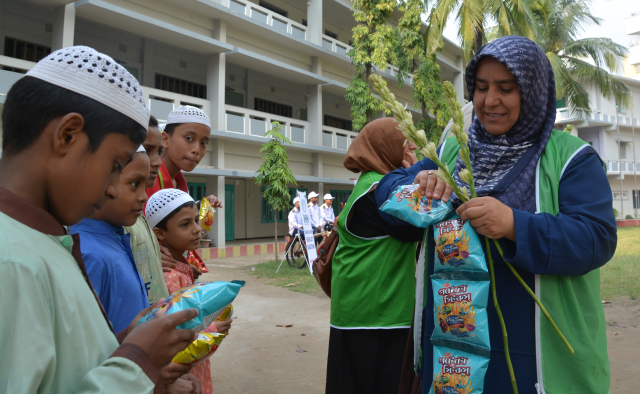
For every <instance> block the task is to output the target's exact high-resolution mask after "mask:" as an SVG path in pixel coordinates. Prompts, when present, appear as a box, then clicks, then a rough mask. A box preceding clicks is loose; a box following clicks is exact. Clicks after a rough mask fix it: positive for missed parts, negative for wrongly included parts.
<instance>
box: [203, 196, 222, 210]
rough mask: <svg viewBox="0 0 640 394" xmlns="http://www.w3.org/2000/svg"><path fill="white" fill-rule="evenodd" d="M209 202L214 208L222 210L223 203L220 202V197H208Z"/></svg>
mask: <svg viewBox="0 0 640 394" xmlns="http://www.w3.org/2000/svg"><path fill="white" fill-rule="evenodd" d="M207 200H209V204H211V206H212V207H214V208H222V203H221V202H220V200H218V197H216V196H214V195H213V194H212V195H210V196H207Z"/></svg>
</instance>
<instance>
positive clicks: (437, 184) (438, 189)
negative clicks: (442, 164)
mask: <svg viewBox="0 0 640 394" xmlns="http://www.w3.org/2000/svg"><path fill="white" fill-rule="evenodd" d="M413 183H419V184H420V193H422V195H423V196H425V197H427V198H433V199H435V200H438V199H442V201H443V202H448V201H449V198H450V197H451V193H453V188H452V187H451V186H449V185H447V183H446V182H445V181H443V180H442V179H440V178H438V177H437V176H436V170H424V171H420V172H419V173H418V175H416V179H415V180H414V181H413Z"/></svg>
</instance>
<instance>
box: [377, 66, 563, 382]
mask: <svg viewBox="0 0 640 394" xmlns="http://www.w3.org/2000/svg"><path fill="white" fill-rule="evenodd" d="M369 81H370V82H371V83H373V87H374V89H375V90H376V92H378V93H379V94H380V100H381V101H382V103H383V105H384V107H385V108H386V109H387V110H388V111H391V113H393V116H394V118H395V119H396V121H397V122H398V129H399V130H400V131H401V132H402V134H403V135H404V136H405V138H406V139H407V140H409V141H411V142H413V143H414V144H416V146H417V147H418V149H419V150H420V152H421V153H422V154H423V155H424V156H425V157H428V158H429V159H431V160H432V161H433V162H434V163H436V165H437V166H438V171H437V172H436V175H437V176H438V178H440V179H442V180H443V181H444V182H446V183H447V184H448V185H449V186H451V187H452V188H453V191H454V193H455V194H456V195H457V196H458V198H459V199H460V201H462V202H463V203H464V202H467V201H469V200H470V199H472V198H476V197H478V195H477V194H476V189H475V183H474V179H473V167H472V166H471V160H470V158H469V136H468V135H467V133H466V132H465V131H464V129H463V125H464V115H463V113H462V110H461V108H462V105H461V104H460V102H459V101H458V100H457V98H456V97H457V94H456V89H455V88H454V87H453V84H451V82H449V81H445V82H444V94H445V99H446V101H447V104H448V105H449V109H450V112H451V113H452V114H453V125H452V126H451V132H452V134H453V135H454V136H455V137H456V140H457V141H458V144H459V145H460V150H459V152H458V155H459V156H460V158H461V159H462V161H463V162H464V164H465V167H466V168H464V169H462V170H460V171H458V176H459V177H460V179H461V180H462V181H463V182H464V183H466V184H467V185H468V186H469V187H468V188H467V187H466V186H462V187H458V185H457V184H456V182H455V181H454V179H453V176H452V175H451V173H450V172H449V166H448V165H447V163H443V162H442V161H441V160H440V158H439V157H438V153H437V151H436V145H435V144H434V143H433V142H429V141H428V140H427V137H426V134H425V132H424V130H418V129H417V128H416V127H415V126H414V124H413V118H412V116H411V113H410V112H408V111H406V109H405V107H403V106H402V104H400V103H399V102H398V101H396V98H395V95H394V94H393V93H391V91H390V90H389V88H388V87H387V83H386V82H385V81H384V80H383V79H382V77H381V76H380V75H378V74H372V75H371V76H370V77H369ZM493 242H494V244H495V246H496V248H497V249H498V252H499V253H500V256H501V257H502V260H504V262H505V264H506V265H507V267H509V269H510V270H511V272H513V274H514V275H515V276H516V278H517V279H518V281H519V282H520V283H521V284H522V286H523V287H524V288H525V290H526V291H527V293H529V295H530V296H531V297H532V298H533V300H534V301H535V302H536V304H537V305H538V307H540V310H541V311H542V313H543V314H544V315H545V317H546V318H547V320H548V321H549V323H551V326H552V327H553V329H554V330H555V331H556V334H558V336H559V337H560V339H561V340H562V342H563V343H564V345H565V346H566V347H567V349H568V350H569V352H571V354H573V353H574V350H573V348H572V347H571V345H570V344H569V342H568V341H567V339H566V338H565V337H564V335H563V334H562V332H561V331H560V329H559V328H558V326H557V325H556V323H555V322H554V321H553V319H552V318H551V316H550V315H549V312H547V310H546V308H545V307H544V305H542V303H541V302H540V300H539V299H538V297H537V296H536V294H535V293H534V292H533V291H532V290H531V288H530V287H529V286H527V284H526V283H525V281H524V280H523V279H522V277H521V276H520V274H518V272H517V271H516V270H515V268H514V267H513V266H512V265H511V264H510V263H509V262H508V261H507V260H506V259H505V258H504V253H503V252H502V248H501V247H500V244H499V243H498V241H497V240H495V239H494V240H493ZM485 243H486V247H487V253H488V257H489V270H490V274H491V293H492V296H493V305H494V306H495V308H496V311H497V312H498V318H499V319H500V326H501V328H502V337H503V341H504V349H505V357H506V359H507V365H508V367H509V375H510V377H511V385H512V387H513V392H514V393H517V392H518V388H517V385H516V378H515V375H514V373H513V366H512V364H511V357H510V355H509V344H508V340H507V329H506V326H505V324H504V318H503V317H502V312H501V311H500V306H499V305H498V298H497V295H496V285H495V276H494V269H493V258H492V257H491V248H490V244H489V238H487V237H485Z"/></svg>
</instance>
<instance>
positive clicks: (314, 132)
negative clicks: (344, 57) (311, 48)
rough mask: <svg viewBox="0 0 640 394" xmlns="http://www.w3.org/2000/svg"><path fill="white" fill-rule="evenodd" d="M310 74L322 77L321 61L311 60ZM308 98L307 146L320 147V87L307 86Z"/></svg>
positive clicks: (318, 59) (314, 58) (316, 58)
mask: <svg viewBox="0 0 640 394" xmlns="http://www.w3.org/2000/svg"><path fill="white" fill-rule="evenodd" d="M311 72H312V73H315V74H318V75H322V59H320V58H318V57H313V58H311ZM308 89H309V97H308V98H307V120H308V122H309V124H310V130H309V132H308V133H307V136H308V137H309V140H308V141H305V142H306V143H307V144H311V145H322V85H308Z"/></svg>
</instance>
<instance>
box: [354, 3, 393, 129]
mask: <svg viewBox="0 0 640 394" xmlns="http://www.w3.org/2000/svg"><path fill="white" fill-rule="evenodd" d="M395 5H396V2H395V1H393V0H354V1H353V8H352V10H353V18H354V19H355V21H356V22H357V23H358V24H357V25H356V27H354V28H353V42H352V49H351V50H349V52H347V56H349V57H350V58H351V59H352V62H353V64H354V65H355V66H356V74H355V76H354V77H353V78H352V79H351V81H350V82H349V87H348V88H347V91H346V94H345V99H346V100H347V102H349V104H351V117H352V118H353V128H354V129H356V130H362V128H363V127H364V126H365V125H366V124H367V123H369V122H370V121H371V120H372V119H373V116H374V114H375V113H376V112H378V111H382V110H383V107H382V106H381V104H380V101H379V100H377V99H376V98H375V97H374V96H373V94H372V93H371V86H370V84H369V75H371V71H372V68H373V67H374V66H375V67H377V68H378V69H379V70H382V71H384V70H386V69H387V67H388V63H389V62H391V63H392V64H395V62H396V61H397V58H396V52H395V50H394V48H395V45H397V41H398V37H397V34H396V32H395V31H394V29H393V27H391V26H389V25H387V24H386V22H387V20H388V19H389V17H390V16H391V13H392V12H393V8H394V6H395Z"/></svg>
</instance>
